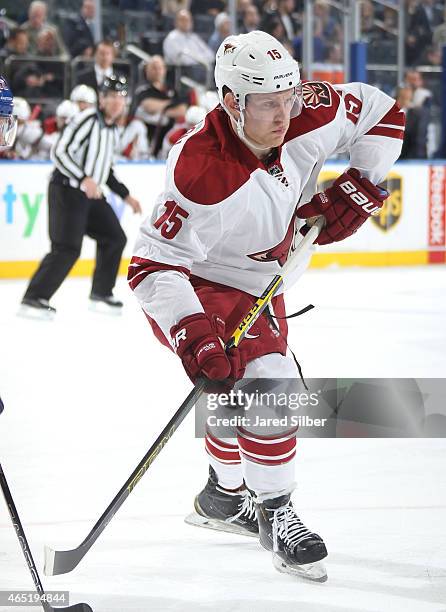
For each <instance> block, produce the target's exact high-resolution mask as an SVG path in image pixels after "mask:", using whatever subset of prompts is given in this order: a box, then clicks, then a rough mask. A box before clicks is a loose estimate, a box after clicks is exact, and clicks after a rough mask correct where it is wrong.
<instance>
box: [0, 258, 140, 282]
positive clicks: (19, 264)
mask: <svg viewBox="0 0 446 612" xmlns="http://www.w3.org/2000/svg"><path fill="white" fill-rule="evenodd" d="M129 263H130V259H122V260H121V264H120V266H119V274H125V275H127V268H128V266H129ZM38 265H39V262H38V261H0V278H30V277H31V276H32V275H33V274H34V272H35V271H36V270H37V266H38ZM93 270H94V259H79V260H78V261H77V262H76V263H75V264H74V266H73V269H72V270H71V272H70V276H91V275H92V274H93Z"/></svg>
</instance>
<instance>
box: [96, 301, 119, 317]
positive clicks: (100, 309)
mask: <svg viewBox="0 0 446 612" xmlns="http://www.w3.org/2000/svg"><path fill="white" fill-rule="evenodd" d="M88 310H90V311H91V312H95V313H96V314H105V315H108V316H111V317H120V316H121V315H122V308H118V307H115V306H107V304H104V302H94V301H92V300H89V304H88Z"/></svg>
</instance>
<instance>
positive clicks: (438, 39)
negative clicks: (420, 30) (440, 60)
mask: <svg viewBox="0 0 446 612" xmlns="http://www.w3.org/2000/svg"><path fill="white" fill-rule="evenodd" d="M432 42H433V44H434V45H435V46H436V47H438V48H441V47H443V46H444V45H446V5H445V8H444V13H443V23H441V24H440V25H437V27H436V28H434V32H433V35H432Z"/></svg>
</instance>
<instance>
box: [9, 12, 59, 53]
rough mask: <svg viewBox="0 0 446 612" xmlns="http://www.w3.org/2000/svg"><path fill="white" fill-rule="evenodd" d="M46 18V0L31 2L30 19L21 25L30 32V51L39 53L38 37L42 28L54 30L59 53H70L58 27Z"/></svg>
mask: <svg viewBox="0 0 446 612" xmlns="http://www.w3.org/2000/svg"><path fill="white" fill-rule="evenodd" d="M46 18H47V5H46V2H41V0H34V2H31V4H30V5H29V9H28V21H26V22H25V23H24V24H23V25H22V26H21V27H22V28H23V29H24V30H26V31H27V32H28V36H29V51H30V53H32V54H37V51H38V49H37V37H38V35H39V33H40V32H41V31H42V30H52V31H53V33H54V37H55V39H56V48H57V54H58V55H68V53H67V50H66V48H65V45H64V42H63V40H62V37H61V35H60V34H59V30H58V28H57V27H56V26H55V25H52V24H50V23H48V22H47V20H46Z"/></svg>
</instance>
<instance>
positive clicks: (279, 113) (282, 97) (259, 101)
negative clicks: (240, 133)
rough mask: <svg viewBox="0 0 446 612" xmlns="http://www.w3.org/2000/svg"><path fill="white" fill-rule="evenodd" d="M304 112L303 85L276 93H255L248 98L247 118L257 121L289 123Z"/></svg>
mask: <svg viewBox="0 0 446 612" xmlns="http://www.w3.org/2000/svg"><path fill="white" fill-rule="evenodd" d="M301 112H302V85H301V84H299V85H298V86H297V87H293V88H292V89H287V90H286V91H278V92H274V93H267V94H262V93H258V94H256V93H254V94H248V95H247V96H246V108H245V113H246V116H248V117H251V118H252V119H254V120H255V121H260V122H265V123H270V122H271V121H277V120H278V119H283V120H284V121H288V120H289V119H292V118H293V117H297V116H298V115H300V113H301Z"/></svg>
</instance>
